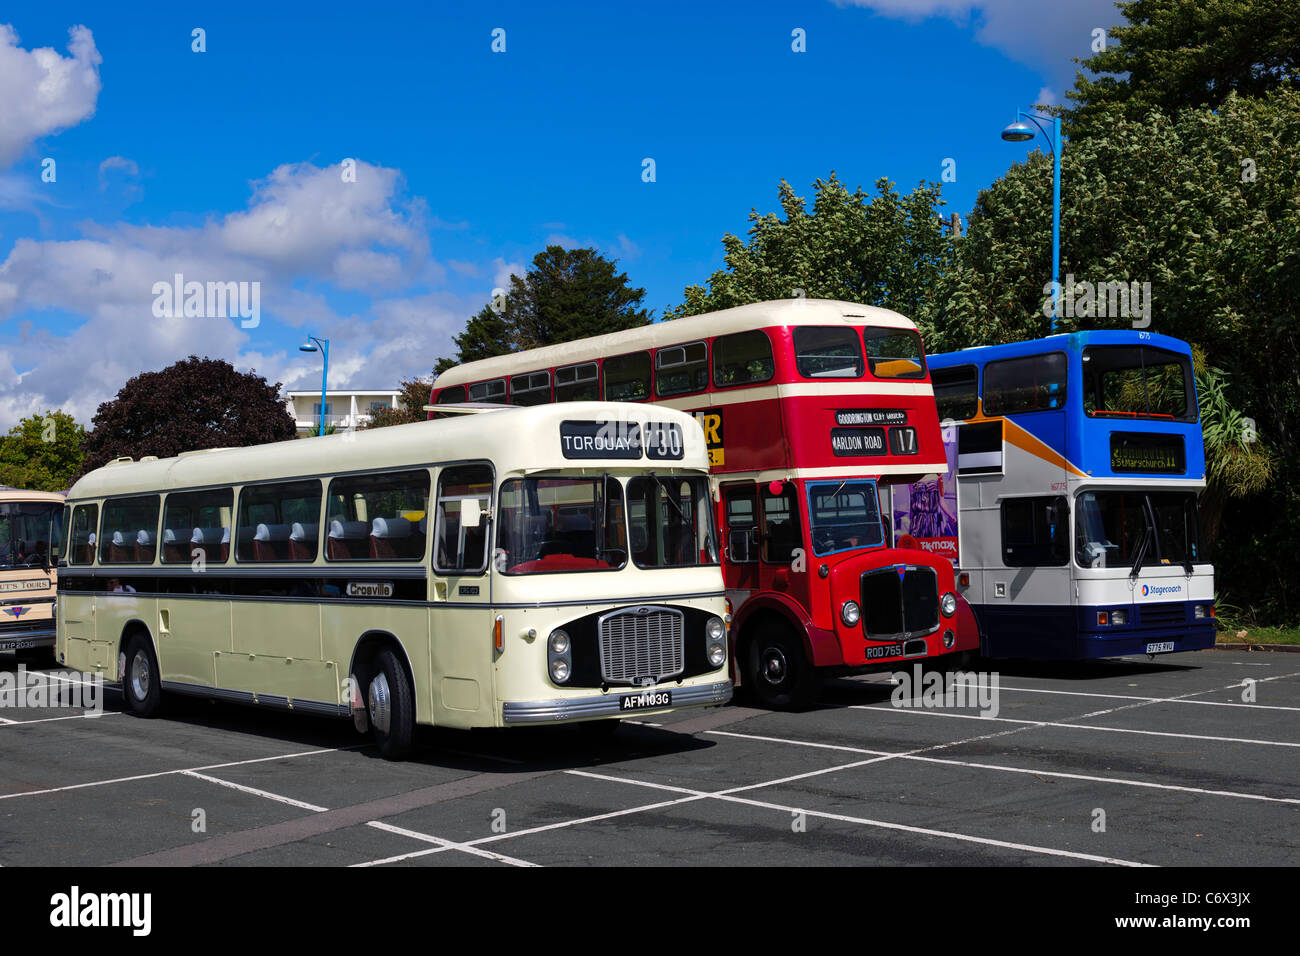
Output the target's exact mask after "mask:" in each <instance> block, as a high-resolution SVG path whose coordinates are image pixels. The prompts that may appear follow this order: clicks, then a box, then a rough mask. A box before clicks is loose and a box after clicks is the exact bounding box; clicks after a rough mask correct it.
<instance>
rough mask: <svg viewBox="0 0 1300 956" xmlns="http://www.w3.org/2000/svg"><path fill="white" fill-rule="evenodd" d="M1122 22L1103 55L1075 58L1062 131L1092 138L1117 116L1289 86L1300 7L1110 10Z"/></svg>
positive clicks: (1196, 1)
mask: <svg viewBox="0 0 1300 956" xmlns="http://www.w3.org/2000/svg"><path fill="white" fill-rule="evenodd" d="M1116 5H1117V6H1118V7H1119V9H1120V12H1121V13H1122V14H1123V16H1124V18H1125V19H1126V20H1127V21H1128V22H1127V23H1126V24H1120V25H1118V26H1113V27H1111V28H1110V30H1109V31H1107V32H1108V35H1107V44H1106V48H1105V50H1103V51H1101V52H1099V53H1097V54H1095V55H1093V56H1091V57H1089V58H1088V59H1086V60H1082V61H1080V60H1078V59H1077V58H1076V60H1075V62H1076V63H1080V62H1081V63H1082V65H1083V66H1085V67H1087V68H1088V70H1089V71H1091V72H1092V74H1093V75H1094V76H1095V77H1096V78H1095V79H1092V78H1089V77H1085V76H1084V74H1083V73H1079V74H1077V75H1076V79H1075V84H1074V88H1073V89H1072V90H1070V91H1068V92H1067V93H1066V94H1065V95H1066V97H1067V98H1068V99H1070V100H1071V101H1072V104H1073V105H1071V106H1069V107H1065V108H1063V109H1060V110H1059V112H1060V114H1061V116H1062V118H1063V120H1064V122H1065V125H1066V132H1068V133H1071V134H1075V135H1078V134H1085V133H1093V132H1096V131H1098V130H1099V129H1101V128H1102V127H1103V126H1104V124H1105V122H1107V120H1108V117H1110V116H1111V115H1112V114H1113V113H1114V112H1115V110H1116V108H1118V110H1119V111H1120V112H1121V113H1122V114H1123V115H1124V116H1126V117H1128V118H1129V119H1141V118H1142V117H1143V116H1145V115H1146V113H1147V112H1148V111H1150V110H1152V109H1158V110H1160V111H1162V112H1165V113H1169V114H1173V113H1176V112H1177V111H1178V110H1180V109H1183V108H1185V107H1209V108H1215V107H1218V106H1219V105H1221V104H1222V103H1223V102H1224V101H1226V99H1227V98H1228V96H1229V95H1230V94H1232V93H1236V94H1238V95H1241V96H1262V95H1264V94H1265V93H1267V92H1268V91H1270V90H1273V89H1275V88H1278V87H1290V88H1292V89H1294V88H1295V84H1296V74H1297V67H1300V5H1297V4H1296V3H1295V0H1211V2H1206V0H1134V2H1129V3H1118V4H1116Z"/></svg>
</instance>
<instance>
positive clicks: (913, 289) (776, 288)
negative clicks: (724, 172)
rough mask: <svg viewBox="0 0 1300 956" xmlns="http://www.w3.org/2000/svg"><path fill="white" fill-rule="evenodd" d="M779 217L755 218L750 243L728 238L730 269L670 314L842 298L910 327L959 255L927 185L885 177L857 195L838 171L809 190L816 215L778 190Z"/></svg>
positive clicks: (925, 313) (689, 291)
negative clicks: (886, 311)
mask: <svg viewBox="0 0 1300 956" xmlns="http://www.w3.org/2000/svg"><path fill="white" fill-rule="evenodd" d="M778 193H779V198H780V202H781V210H782V213H783V216H778V215H777V214H775V213H767V214H764V215H759V213H758V212H757V210H751V211H750V214H749V222H750V227H749V232H748V238H747V239H746V240H742V239H740V238H739V237H738V236H735V235H732V234H731V233H727V234H726V235H724V236H723V237H722V246H723V249H724V261H725V263H726V266H725V268H723V269H720V270H718V271H717V272H715V273H713V275H712V276H711V277H710V278H709V280H708V286H707V287H705V286H700V285H692V286H688V287H687V288H686V291H685V294H684V299H685V301H684V302H683V303H682V304H681V305H679V306H678V307H677V308H675V309H672V310H671V311H670V312H669V313H668V316H669V317H670V318H677V317H679V316H683V315H697V314H699V313H702V312H711V311H714V310H717V309H726V308H730V307H732V306H737V305H745V304H747V303H750V302H762V301H766V300H769V299H788V298H791V297H792V296H796V295H798V294H799V292H797V291H796V290H802V293H803V295H805V296H807V297H809V298H820V299H843V300H845V301H849V302H861V303H864V304H866V305H878V306H884V307H886V308H891V309H895V310H897V311H898V312H901V313H903V314H904V315H906V316H907V317H908V318H911V319H913V320H914V321H923V320H925V319H926V318H928V317H929V310H930V309H931V308H932V306H933V304H934V301H935V299H934V284H935V282H936V281H937V280H938V278H939V276H940V275H941V274H942V273H943V271H944V269H945V267H946V266H947V264H948V263H949V261H950V259H951V257H952V254H953V240H952V237H951V235H949V234H948V233H947V232H946V231H945V228H944V224H943V222H942V221H941V220H940V219H939V207H940V206H942V205H943V200H942V199H941V198H940V195H939V186H938V184H935V183H928V184H927V183H924V182H923V183H921V184H920V185H919V186H917V188H916V189H914V190H913V191H912V192H911V193H909V194H908V195H906V196H901V195H899V193H898V191H897V190H896V189H895V187H894V184H893V183H891V182H889V181H888V180H887V179H880V180H878V181H877V182H876V194H875V195H874V196H869V195H868V194H867V193H866V192H865V191H864V190H863V189H862V187H860V186H859V187H858V188H857V189H855V190H854V191H853V192H849V190H848V188H847V187H846V186H845V185H844V183H842V182H841V181H840V180H839V179H838V178H836V176H835V173H834V172H832V173H831V175H830V178H829V179H818V180H817V181H816V182H815V183H814V184H813V193H814V199H813V207H812V210H811V212H810V211H809V210H808V206H807V202H806V201H805V200H804V199H803V198H802V197H800V196H796V195H795V192H794V189H793V188H792V187H791V186H790V184H789V183H788V182H786V181H785V180H782V181H781V183H780V186H779V187H778Z"/></svg>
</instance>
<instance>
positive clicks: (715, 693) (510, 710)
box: [501, 680, 731, 724]
mask: <svg viewBox="0 0 1300 956" xmlns="http://www.w3.org/2000/svg"><path fill="white" fill-rule="evenodd" d="M655 690H671V691H672V695H673V702H672V704H671V705H670V706H668V707H659V708H646V709H644V710H635V711H631V710H629V711H624V710H622V709H621V706H620V701H621V700H622V698H623V696H624V694H635V693H640V692H641V690H639V689H637V688H631V687H629V688H626V689H623V690H619V691H611V692H610V693H608V694H599V695H596V696H594V697H570V698H568V699H565V700H540V701H506V702H505V703H504V704H502V705H501V719H502V721H503V722H504V723H506V724H554V723H560V722H563V721H566V720H584V719H586V718H589V717H617V716H620V715H622V714H628V715H634V714H635V715H640V714H655V713H663V712H665V711H670V710H678V709H679V708H682V707H710V706H715V705H718V704H725V703H726V702H727V701H729V700H731V681H729V680H724V681H719V682H717V683H716V684H696V685H694V686H691V687H667V688H662V687H647V688H644V691H645V692H647V693H649V692H652V691H655Z"/></svg>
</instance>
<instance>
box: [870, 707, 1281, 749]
mask: <svg viewBox="0 0 1300 956" xmlns="http://www.w3.org/2000/svg"><path fill="white" fill-rule="evenodd" d="M849 706H850V709H852V710H874V711H876V712H878V713H879V712H885V713H889V712H891V711H893V712H897V713H900V714H912V715H918V714H923V715H927V716H930V717H956V718H958V719H961V720H992V721H996V722H998V723H1003V724H1027V725H1029V726H1033V727H1062V728H1065V729H1067V730H1100V731H1104V732H1106V733H1111V734H1140V735H1144V736H1149V737H1178V738H1180V739H1182V740H1213V741H1217V742H1219V743H1230V744H1261V745H1263V746H1266V747H1300V743H1292V742H1290V741H1285V740H1255V739H1253V738H1251V737H1212V736H1209V735H1207V734H1177V733H1173V732H1172V731H1167V730H1135V729H1133V728H1131V727H1101V726H1098V725H1097V724H1063V723H1060V722H1057V721H1051V720H1016V719H1015V718H1012V717H981V716H980V715H979V714H947V713H940V712H939V711H936V710H910V709H907V708H902V707H898V708H895V707H877V706H874V705H868V704H850V705H849ZM1103 713H1105V712H1104V711H1103ZM1090 716H1091V715H1090ZM1080 719H1082V718H1080Z"/></svg>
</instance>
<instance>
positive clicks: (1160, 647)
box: [1147, 641, 1174, 654]
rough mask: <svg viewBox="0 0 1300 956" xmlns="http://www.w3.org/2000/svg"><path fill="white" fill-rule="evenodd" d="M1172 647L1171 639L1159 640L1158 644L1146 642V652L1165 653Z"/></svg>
mask: <svg viewBox="0 0 1300 956" xmlns="http://www.w3.org/2000/svg"><path fill="white" fill-rule="evenodd" d="M1173 649H1174V642H1173V641H1161V642H1160V643H1159V644H1148V645H1147V653H1148V654H1167V653H1168V652H1169V651H1172V650H1173Z"/></svg>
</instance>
